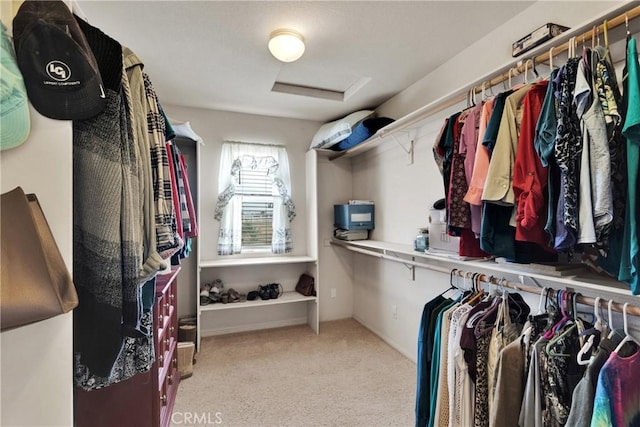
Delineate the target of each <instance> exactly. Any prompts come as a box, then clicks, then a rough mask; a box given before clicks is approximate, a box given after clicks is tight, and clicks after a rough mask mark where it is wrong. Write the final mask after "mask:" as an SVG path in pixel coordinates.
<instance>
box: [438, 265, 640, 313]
mask: <svg viewBox="0 0 640 427" xmlns="http://www.w3.org/2000/svg"><path fill="white" fill-rule="evenodd" d="M450 273H451V275H452V276H453V275H455V276H459V277H465V278H469V277H468V276H471V275H473V274H475V273H472V272H468V271H463V270H459V269H455V268H454V269H452V270H451V272H450ZM477 278H478V280H480V281H481V282H485V283H491V284H493V285H497V286H502V287H505V288H511V289H514V290H516V291H518V292H528V293H531V294H538V295H540V291H542V289H543V288H539V287H535V286H529V285H523V284H521V283H516V282H510V281H508V280H504V279H502V278H499V277H496V276H489V275H486V274H479V275H478V276H477ZM547 289H553V288H549V287H547ZM576 294H577V296H576V302H578V303H579V304H584V305H590V306H592V307H593V306H594V305H595V302H596V300H595V298H591V297H585V296H584V295H581V294H580V293H578V292H576ZM603 301H604V299H603ZM623 307H624V304H621V303H619V302H615V301H614V302H613V303H612V306H611V308H612V309H613V310H614V311H617V312H619V313H622V312H623ZM627 314H632V315H634V316H639V317H640V307H637V306H633V305H629V306H627Z"/></svg>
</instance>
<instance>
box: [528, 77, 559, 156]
mask: <svg viewBox="0 0 640 427" xmlns="http://www.w3.org/2000/svg"><path fill="white" fill-rule="evenodd" d="M557 74H558V69H555V70H553V71H552V72H551V76H549V84H548V85H547V92H546V93H545V95H544V101H543V102H542V110H540V116H539V117H538V122H537V123H536V136H535V138H534V140H533V145H534V147H535V149H536V153H538V157H540V163H542V166H544V167H545V168H546V167H547V166H549V160H550V159H552V158H553V157H554V153H553V150H554V147H555V143H556V133H557V127H558V119H557V117H556V97H555V95H554V94H553V89H554V85H553V83H552V82H553V80H554V79H555V78H556V75H557Z"/></svg>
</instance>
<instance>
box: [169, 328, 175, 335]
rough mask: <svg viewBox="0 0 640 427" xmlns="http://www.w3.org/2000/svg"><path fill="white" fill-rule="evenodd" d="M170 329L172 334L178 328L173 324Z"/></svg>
mask: <svg viewBox="0 0 640 427" xmlns="http://www.w3.org/2000/svg"><path fill="white" fill-rule="evenodd" d="M169 330H170V331H171V335H173V333H174V332H175V330H176V327H175V326H172V327H170V328H169Z"/></svg>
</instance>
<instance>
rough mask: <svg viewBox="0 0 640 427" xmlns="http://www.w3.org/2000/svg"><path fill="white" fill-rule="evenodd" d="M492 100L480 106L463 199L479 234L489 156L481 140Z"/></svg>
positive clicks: (472, 223)
mask: <svg viewBox="0 0 640 427" xmlns="http://www.w3.org/2000/svg"><path fill="white" fill-rule="evenodd" d="M494 102H495V98H491V99H489V100H488V101H486V102H485V103H484V105H483V106H482V112H481V114H480V122H479V124H478V141H477V143H476V151H475V158H474V162H473V172H472V174H471V180H470V181H469V190H468V191H467V194H466V195H465V196H464V201H465V202H467V203H469V205H470V206H469V209H470V210H471V230H473V232H474V233H475V234H476V235H480V226H481V223H482V191H483V190H484V183H485V181H486V179H487V171H488V170H489V158H490V155H489V150H488V149H487V147H485V146H484V145H483V144H482V141H483V139H484V135H485V132H486V129H487V125H488V123H489V118H490V117H491V113H492V111H493V104H494Z"/></svg>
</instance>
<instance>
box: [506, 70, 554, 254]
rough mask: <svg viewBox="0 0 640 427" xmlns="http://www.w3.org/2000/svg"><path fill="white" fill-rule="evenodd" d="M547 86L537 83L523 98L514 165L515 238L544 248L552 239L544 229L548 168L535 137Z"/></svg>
mask: <svg viewBox="0 0 640 427" xmlns="http://www.w3.org/2000/svg"><path fill="white" fill-rule="evenodd" d="M548 87H549V82H548V81H542V82H539V83H536V84H535V85H534V86H533V87H532V88H531V90H530V91H529V92H527V94H526V95H525V97H524V99H523V101H522V104H523V108H522V125H521V128H520V136H519V141H518V150H517V152H516V159H515V162H514V169H513V191H514V197H515V199H516V203H517V205H516V207H517V212H516V240H521V241H529V242H534V243H537V244H538V245H539V246H540V247H542V248H546V247H548V242H549V239H548V236H547V234H546V233H545V231H544V225H545V223H546V214H547V212H546V209H547V205H548V201H547V197H546V196H547V195H546V187H547V178H548V171H547V168H545V167H544V166H542V162H541V160H540V157H539V156H538V155H537V153H536V151H535V146H534V138H535V126H536V123H537V120H538V117H539V116H540V111H541V110H542V105H543V101H544V99H545V93H546V92H547V88H548Z"/></svg>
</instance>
